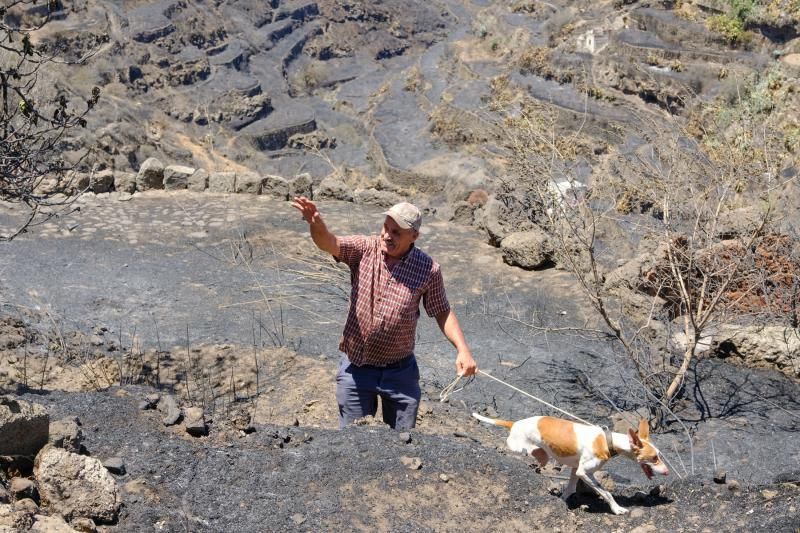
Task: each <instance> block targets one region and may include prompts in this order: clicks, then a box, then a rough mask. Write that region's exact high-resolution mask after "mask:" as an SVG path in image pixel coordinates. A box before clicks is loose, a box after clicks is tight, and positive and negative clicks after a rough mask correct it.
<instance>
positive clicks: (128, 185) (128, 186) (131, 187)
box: [114, 170, 136, 194]
mask: <svg viewBox="0 0 800 533" xmlns="http://www.w3.org/2000/svg"><path fill="white" fill-rule="evenodd" d="M114 190H115V191H117V192H126V193H129V194H133V193H134V192H136V174H134V173H133V172H120V171H119V170H118V171H116V172H114Z"/></svg>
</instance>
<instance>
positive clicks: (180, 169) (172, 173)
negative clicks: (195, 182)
mask: <svg viewBox="0 0 800 533" xmlns="http://www.w3.org/2000/svg"><path fill="white" fill-rule="evenodd" d="M195 172H197V170H196V169H194V168H192V167H186V166H183V165H169V166H167V167H165V168H164V189H165V190H168V191H175V190H180V189H187V188H188V187H189V178H190V177H191V176H192V175H194V173H195Z"/></svg>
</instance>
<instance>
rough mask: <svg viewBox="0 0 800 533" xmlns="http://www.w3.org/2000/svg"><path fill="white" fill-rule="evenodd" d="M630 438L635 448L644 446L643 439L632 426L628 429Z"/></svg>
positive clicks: (632, 446)
mask: <svg viewBox="0 0 800 533" xmlns="http://www.w3.org/2000/svg"><path fill="white" fill-rule="evenodd" d="M628 439H630V441H631V448H633V449H634V450H638V449H639V448H641V447H642V441H641V440H640V439H639V435H637V434H636V432H635V431H634V430H633V429H632V428H631V429H628Z"/></svg>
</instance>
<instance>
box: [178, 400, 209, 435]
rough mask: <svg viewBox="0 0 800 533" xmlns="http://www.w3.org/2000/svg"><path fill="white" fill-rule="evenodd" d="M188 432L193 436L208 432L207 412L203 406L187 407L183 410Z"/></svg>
mask: <svg viewBox="0 0 800 533" xmlns="http://www.w3.org/2000/svg"><path fill="white" fill-rule="evenodd" d="M183 418H184V426H185V427H186V432H187V433H188V434H189V435H191V436H193V437H202V436H203V435H206V434H207V433H208V427H207V426H206V419H205V414H204V413H203V409H202V408H201V407H187V408H185V409H184V410H183Z"/></svg>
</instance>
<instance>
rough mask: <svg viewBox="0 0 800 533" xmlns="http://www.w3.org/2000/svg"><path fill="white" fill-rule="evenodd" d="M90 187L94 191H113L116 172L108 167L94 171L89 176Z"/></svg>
mask: <svg viewBox="0 0 800 533" xmlns="http://www.w3.org/2000/svg"><path fill="white" fill-rule="evenodd" d="M89 188H90V189H91V190H92V192H94V193H103V192H111V190H112V189H114V172H113V171H112V170H111V169H108V168H107V169H104V170H99V171H97V172H93V173H92V175H91V177H90V178H89Z"/></svg>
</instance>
